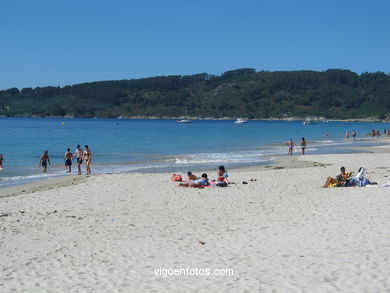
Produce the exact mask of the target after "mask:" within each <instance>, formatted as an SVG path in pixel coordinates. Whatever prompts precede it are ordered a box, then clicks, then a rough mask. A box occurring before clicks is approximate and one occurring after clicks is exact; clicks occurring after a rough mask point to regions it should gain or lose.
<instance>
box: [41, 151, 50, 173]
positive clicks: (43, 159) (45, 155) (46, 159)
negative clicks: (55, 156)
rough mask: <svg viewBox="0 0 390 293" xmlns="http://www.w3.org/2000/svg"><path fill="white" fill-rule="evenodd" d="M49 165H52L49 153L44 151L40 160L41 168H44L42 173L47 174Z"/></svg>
mask: <svg viewBox="0 0 390 293" xmlns="http://www.w3.org/2000/svg"><path fill="white" fill-rule="evenodd" d="M47 163H49V165H51V164H50V159H49V152H48V151H44V153H43V154H42V156H41V158H40V159H39V164H38V165H39V166H40V167H42V173H46V172H47Z"/></svg>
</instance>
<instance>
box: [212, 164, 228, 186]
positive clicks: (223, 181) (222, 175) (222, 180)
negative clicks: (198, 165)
mask: <svg viewBox="0 0 390 293" xmlns="http://www.w3.org/2000/svg"><path fill="white" fill-rule="evenodd" d="M217 176H218V177H217V180H215V184H216V186H219V187H226V186H228V184H229V181H228V177H229V175H228V173H227V171H226V169H225V167H224V166H219V167H218V171H217Z"/></svg>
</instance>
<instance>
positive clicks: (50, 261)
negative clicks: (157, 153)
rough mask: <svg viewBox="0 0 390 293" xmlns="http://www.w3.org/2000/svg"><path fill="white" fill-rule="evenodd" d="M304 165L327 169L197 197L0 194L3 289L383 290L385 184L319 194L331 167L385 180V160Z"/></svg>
mask: <svg viewBox="0 0 390 293" xmlns="http://www.w3.org/2000/svg"><path fill="white" fill-rule="evenodd" d="M285 159H286V160H289V159H288V158H285ZM305 159H306V160H312V161H316V162H323V163H327V164H332V165H329V166H326V167H323V166H319V167H310V168H298V169H279V170H262V171H250V170H240V171H231V172H230V177H231V180H234V181H236V182H237V183H239V184H237V185H232V186H231V187H228V188H205V189H203V190H199V189H190V188H180V187H178V186H177V184H176V183H172V182H170V181H169V177H170V175H169V174H154V175H153V174H146V175H142V174H122V175H102V176H96V177H91V178H90V179H89V180H87V181H86V182H81V183H79V184H78V185H72V186H65V187H60V188H56V189H53V190H47V191H39V192H35V193H32V194H23V195H19V196H13V197H6V198H2V199H0V251H1V254H0V266H1V272H2V273H1V275H0V292H389V291H390V187H389V188H377V187H372V188H368V187H366V188H358V187H356V188H331V189H324V188H320V185H321V184H322V183H323V182H324V180H325V179H326V177H327V176H328V175H332V176H334V175H336V174H337V173H338V169H339V166H340V165H345V166H346V167H347V169H348V170H354V171H356V170H357V168H358V167H360V166H364V167H366V168H367V176H368V177H369V178H370V179H372V180H373V181H377V182H378V183H386V182H390V156H389V153H379V154H352V155H316V156H305ZM213 175H214V174H213ZM210 177H211V176H210ZM250 178H256V179H257V181H256V182H250V181H248V180H249V179H250ZM243 180H246V181H248V182H249V184H248V185H243V184H241V182H242V181H243ZM0 193H1V190H0ZM200 241H201V242H202V241H203V242H205V243H204V245H202V244H201V243H200ZM160 267H162V268H172V269H173V268H176V269H186V268H187V267H189V268H191V269H194V268H198V269H211V270H213V269H214V268H218V269H222V268H230V269H233V270H234V275H233V276H168V277H166V278H164V277H162V276H156V275H155V273H154V269H156V270H157V269H159V268H160Z"/></svg>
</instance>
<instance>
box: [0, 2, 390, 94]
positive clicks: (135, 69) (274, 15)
mask: <svg viewBox="0 0 390 293" xmlns="http://www.w3.org/2000/svg"><path fill="white" fill-rule="evenodd" d="M389 15H390V1H388V0H380V1H379V0H372V1H368V0H367V1H361V0H355V1H349V0H348V1H343V0H339V1H333V0H318V1H315V0H311V1H306V0H305V1H300V0H290V1H287V0H286V1H278V0H275V1H270V0H268V1H262V0H257V1H246V0H241V1H228V0H225V1H219V0H209V1H204V0H197V1H192V0H187V1H186V0H181V1H178V0H177V1H176V0H175V1H173V0H172V1H171V0H165V1H157V0H154V1H152V0H143V1H131V0H128V1H117V0H111V1H97V0H95V1H89V0H79V1H73V0H67V1H53V0H51V1H43V0H35V1H31V0H29V1H25V0H19V1H15V0H1V2H0V89H5V88H10V87H19V88H23V87H36V86H47V85H54V86H57V85H60V86H63V85H68V84H74V83H80V82H88V81H97V80H113V79H129V78H139V77H147V76H155V75H171V74H194V73H200V72H208V73H213V74H220V73H222V72H224V71H226V70H230V69H236V68H242V67H253V68H256V69H258V70H261V69H264V70H271V71H274V70H302V69H310V70H326V69H328V68H345V69H351V70H353V71H356V72H358V73H361V72H365V71H384V72H386V73H389V72H390V17H389Z"/></svg>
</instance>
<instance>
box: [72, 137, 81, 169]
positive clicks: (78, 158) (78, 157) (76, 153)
mask: <svg viewBox="0 0 390 293" xmlns="http://www.w3.org/2000/svg"><path fill="white" fill-rule="evenodd" d="M74 158H76V163H77V174H78V175H81V165H82V164H83V150H82V149H81V147H80V145H79V144H78V145H77V147H76V150H75V151H74V154H73V159H74Z"/></svg>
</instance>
